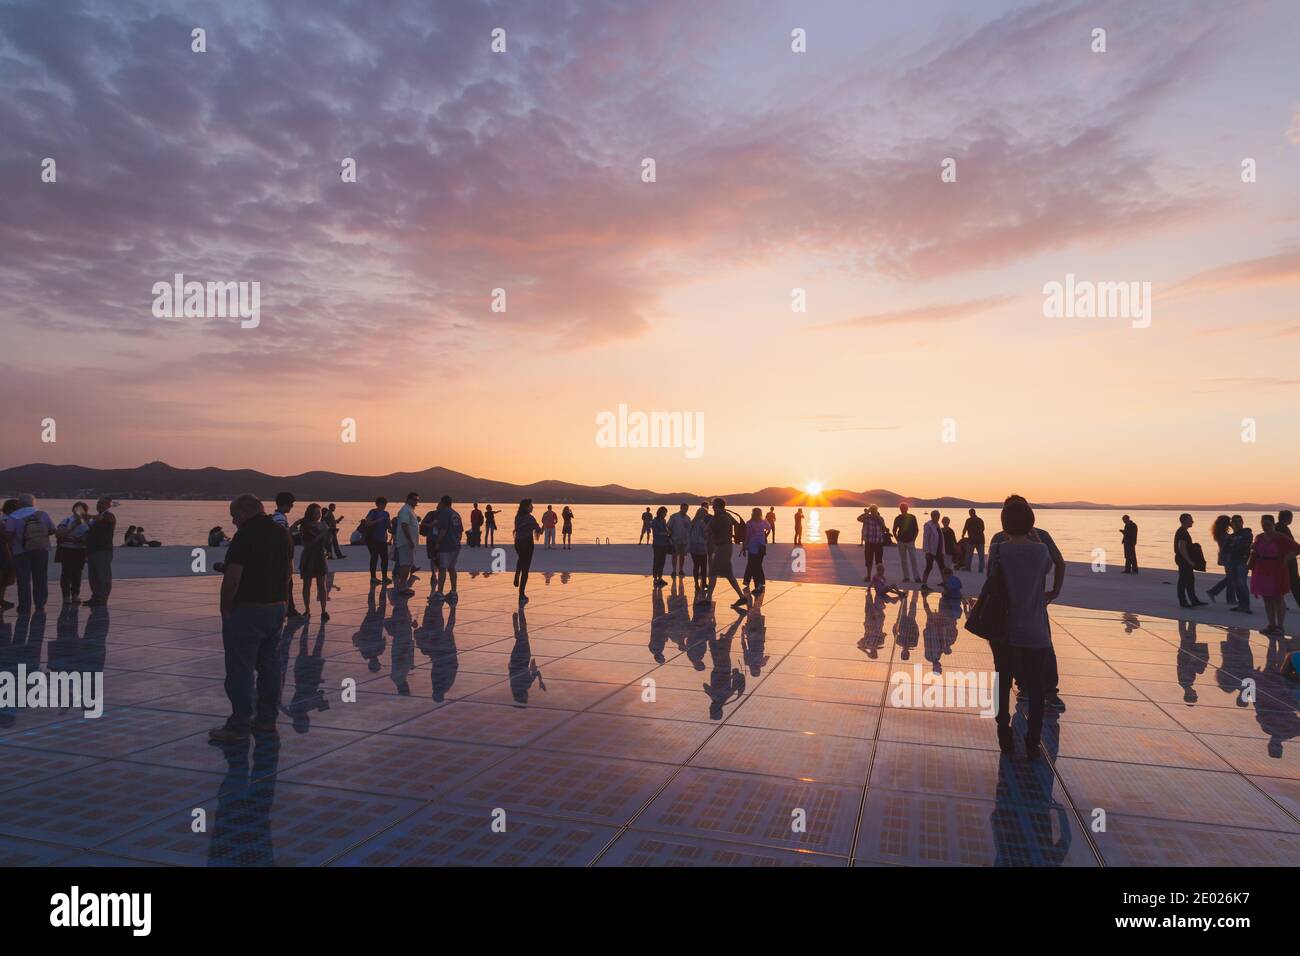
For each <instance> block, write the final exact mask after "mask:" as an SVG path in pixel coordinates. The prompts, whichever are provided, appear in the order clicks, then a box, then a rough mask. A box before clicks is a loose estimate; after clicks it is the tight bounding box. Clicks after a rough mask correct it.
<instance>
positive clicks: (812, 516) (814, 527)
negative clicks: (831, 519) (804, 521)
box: [808, 508, 822, 542]
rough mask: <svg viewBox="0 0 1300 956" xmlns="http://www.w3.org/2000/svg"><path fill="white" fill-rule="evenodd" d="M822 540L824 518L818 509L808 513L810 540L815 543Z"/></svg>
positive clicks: (810, 510)
mask: <svg viewBox="0 0 1300 956" xmlns="http://www.w3.org/2000/svg"><path fill="white" fill-rule="evenodd" d="M821 539H822V516H821V515H820V514H818V513H817V509H816V508H811V509H809V511H808V540H809V541H812V542H815V541H821Z"/></svg>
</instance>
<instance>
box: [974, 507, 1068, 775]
mask: <svg viewBox="0 0 1300 956" xmlns="http://www.w3.org/2000/svg"><path fill="white" fill-rule="evenodd" d="M1001 517H1002V530H1003V532H1004V534H1005V537H1004V538H1003V539H1002V540H1000V541H998V542H997V543H996V544H994V545H993V546H992V548H991V549H990V551H989V573H990V574H992V573H993V569H994V567H995V566H997V567H999V568H1000V569H1001V572H1002V577H1003V580H1004V581H1005V582H1006V588H1007V606H1008V615H1007V618H1008V619H1007V636H1006V642H1005V643H1001V642H993V643H991V644H990V646H991V647H992V649H993V658H994V666H995V667H996V668H997V672H998V714H997V727H998V745H999V747H1001V749H1002V752H1003V753H1008V754H1009V753H1011V752H1013V750H1014V749H1015V746H1014V744H1015V741H1014V738H1013V736H1012V733H1011V715H1010V690H1011V688H1010V683H1011V676H1012V675H1013V674H1014V675H1015V679H1016V681H1017V682H1018V683H1019V684H1020V685H1021V687H1023V688H1024V690H1025V694H1026V697H1027V698H1028V701H1027V703H1028V706H1029V717H1028V730H1027V732H1026V733H1025V756H1026V757H1028V758H1029V759H1030V760H1036V759H1037V758H1038V747H1039V743H1040V742H1041V740H1042V730H1043V710H1044V707H1045V705H1046V699H1047V659H1048V652H1049V651H1050V649H1051V647H1052V627H1051V623H1050V622H1049V620H1048V616H1047V604H1048V602H1050V601H1053V600H1055V599H1056V597H1057V594H1058V591H1057V590H1056V589H1055V588H1054V589H1053V590H1051V591H1047V592H1045V591H1044V583H1045V581H1046V578H1047V574H1048V572H1049V571H1052V570H1053V561H1052V556H1051V554H1050V552H1049V551H1048V549H1047V546H1046V545H1045V544H1043V543H1042V542H1041V541H1039V540H1036V539H1034V538H1031V537H1030V532H1031V531H1032V530H1033V528H1034V510H1033V509H1032V508H1031V507H1030V506H1029V503H1028V502H1027V501H1025V500H1024V499H1023V498H1020V497H1019V496H1012V497H1010V498H1008V499H1007V500H1006V503H1005V504H1003V506H1002V516H1001Z"/></svg>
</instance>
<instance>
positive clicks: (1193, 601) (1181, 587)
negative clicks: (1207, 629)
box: [1174, 512, 1205, 607]
mask: <svg viewBox="0 0 1300 956" xmlns="http://www.w3.org/2000/svg"><path fill="white" fill-rule="evenodd" d="M1193 524H1195V521H1194V520H1193V519H1192V516H1191V515H1189V514H1187V513H1186V512H1184V513H1183V514H1181V515H1179V516H1178V530H1177V531H1176V532H1175V533H1174V563H1175V564H1176V565H1177V566H1178V604H1179V606H1180V607H1200V606H1201V605H1202V604H1204V603H1205V602H1204V601H1202V600H1201V599H1200V598H1198V597H1197V596H1196V557H1195V554H1194V552H1193V550H1192V525H1193Z"/></svg>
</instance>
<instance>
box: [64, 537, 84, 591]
mask: <svg viewBox="0 0 1300 956" xmlns="http://www.w3.org/2000/svg"><path fill="white" fill-rule="evenodd" d="M85 566H86V549H85V548H62V549H61V550H60V551H59V567H60V568H62V569H63V570H62V571H60V572H59V591H60V593H62V595H63V600H65V601H67V600H69V599H71V598H79V597H81V570H82V568H84V567H85Z"/></svg>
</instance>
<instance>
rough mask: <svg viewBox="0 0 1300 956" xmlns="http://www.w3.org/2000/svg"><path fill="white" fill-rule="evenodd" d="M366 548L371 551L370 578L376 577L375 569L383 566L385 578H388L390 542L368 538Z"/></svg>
mask: <svg viewBox="0 0 1300 956" xmlns="http://www.w3.org/2000/svg"><path fill="white" fill-rule="evenodd" d="M366 547H367V548H369V549H370V576H371V577H372V578H373V577H375V576H376V575H375V568H376V567H377V566H378V565H381V564H382V565H383V571H384V577H388V542H387V541H371V540H370V539H369V538H367V539H366Z"/></svg>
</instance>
